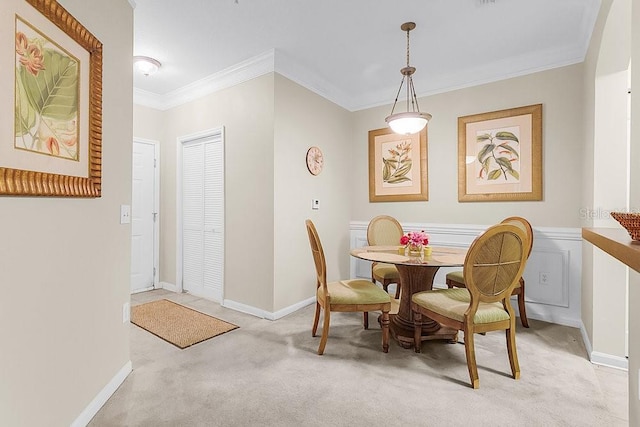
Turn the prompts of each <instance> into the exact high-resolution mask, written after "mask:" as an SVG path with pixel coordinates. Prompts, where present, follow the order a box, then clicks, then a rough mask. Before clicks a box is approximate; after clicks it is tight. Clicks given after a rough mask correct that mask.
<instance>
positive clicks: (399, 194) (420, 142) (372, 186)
mask: <svg viewBox="0 0 640 427" xmlns="http://www.w3.org/2000/svg"><path fill="white" fill-rule="evenodd" d="M427 184H428V183H427V129H426V128H425V129H423V130H422V131H420V132H418V133H415V134H412V135H398V134H395V133H393V132H392V131H391V130H390V129H389V128H383V129H376V130H371V131H369V201H370V202H407V201H420V200H429V190H428V186H427Z"/></svg>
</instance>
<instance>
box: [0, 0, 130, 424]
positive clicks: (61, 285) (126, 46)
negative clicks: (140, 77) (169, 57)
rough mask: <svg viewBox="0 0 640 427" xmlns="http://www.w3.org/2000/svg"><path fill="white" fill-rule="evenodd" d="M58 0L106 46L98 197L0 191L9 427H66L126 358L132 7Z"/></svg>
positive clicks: (2, 407)
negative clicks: (123, 217) (124, 209)
mask: <svg viewBox="0 0 640 427" xmlns="http://www.w3.org/2000/svg"><path fill="white" fill-rule="evenodd" d="M60 3H61V4H62V5H63V6H64V7H65V8H67V9H68V10H69V12H71V13H72V14H73V15H74V16H75V17H76V18H77V19H78V20H79V21H80V22H81V23H82V24H83V25H84V26H86V27H87V28H88V29H89V30H90V31H91V32H92V33H93V34H94V35H95V36H96V37H97V38H98V39H99V40H100V41H101V42H102V43H103V45H104V58H103V60H104V63H103V150H102V183H103V185H102V197H101V198H98V199H61V198H32V197H24V198H16V197H4V196H3V197H0V235H1V236H2V244H1V245H0V283H2V285H3V286H2V298H0V332H1V333H0V336H2V341H3V344H2V351H0V378H2V380H0V425H4V426H45V425H47V426H63V425H70V424H71V423H72V422H73V421H74V420H75V419H76V418H77V417H78V416H79V414H80V413H81V412H82V411H83V410H84V409H85V408H86V407H87V406H88V405H89V403H90V402H91V400H92V399H93V398H94V397H96V395H98V394H99V393H100V391H101V390H102V389H103V387H105V385H107V383H109V381H111V380H112V378H113V377H114V376H115V375H116V374H117V373H118V371H120V370H121V369H122V368H123V367H124V366H125V365H126V364H127V363H128V361H129V324H124V323H122V305H123V303H125V302H127V301H129V270H130V256H131V250H130V247H131V240H130V227H129V226H126V225H120V223H119V212H120V205H121V204H130V203H131V139H132V107H131V93H132V86H133V84H132V73H131V67H130V64H131V57H132V55H133V50H132V40H133V11H132V8H131V6H130V4H129V3H128V2H127V1H126V0H113V1H109V2H102V1H97V0H91V1H85V0H61V1H60ZM5 42H6V43H9V42H10V41H8V40H3V43H5ZM123 64H124V65H123ZM10 97H11V96H10V94H3V98H4V99H6V98H10Z"/></svg>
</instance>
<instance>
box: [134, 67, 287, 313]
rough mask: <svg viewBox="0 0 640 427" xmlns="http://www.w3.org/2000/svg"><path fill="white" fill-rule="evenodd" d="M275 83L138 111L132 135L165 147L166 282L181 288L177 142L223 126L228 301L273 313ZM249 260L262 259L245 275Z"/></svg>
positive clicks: (262, 81) (263, 81)
mask: <svg viewBox="0 0 640 427" xmlns="http://www.w3.org/2000/svg"><path fill="white" fill-rule="evenodd" d="M273 79H274V75H273V74H268V75H264V76H262V77H258V78H256V79H253V80H250V81H248V82H245V83H242V84H239V85H237V86H234V87H231V88H228V89H224V90H221V91H219V92H216V93H213V94H211V95H207V96H205V97H203V98H200V99H198V100H195V101H192V102H189V103H187V104H184V105H181V106H178V107H175V108H172V109H169V110H167V111H162V112H160V111H157V110H153V109H150V108H146V107H140V106H136V108H135V114H136V116H135V117H136V127H135V134H134V135H135V137H139V138H146V139H157V140H159V141H160V146H161V148H160V189H161V196H160V281H162V282H167V283H170V284H174V285H175V284H178V278H177V277H176V274H177V272H176V271H177V269H176V262H177V260H176V239H177V226H176V206H177V204H176V203H177V202H176V179H177V177H176V153H177V149H178V143H177V139H178V138H180V137H184V136H187V135H190V134H193V133H196V132H201V131H204V130H208V129H213V128H218V127H220V126H224V129H225V199H226V200H225V288H224V298H225V299H230V300H233V301H236V302H239V303H242V304H246V305H249V306H251V307H256V308H259V309H263V310H268V311H271V309H272V307H273V270H274V265H273V246H274V243H273V233H274V230H273V221H274V199H273V181H274V153H273V132H274V131H273V120H274V119H273V110H274V95H273V90H274V89H273V88H274V82H273ZM138 119H140V121H138ZM158 130H160V132H158ZM251 253H258V254H259V256H255V257H252V259H251V268H247V263H246V261H247V254H251ZM256 271H259V272H260V277H261V279H260V280H256V276H255V272H256Z"/></svg>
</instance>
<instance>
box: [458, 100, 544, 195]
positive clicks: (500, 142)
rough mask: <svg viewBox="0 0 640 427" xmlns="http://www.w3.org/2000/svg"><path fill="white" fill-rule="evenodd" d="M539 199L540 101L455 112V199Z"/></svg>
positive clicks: (540, 153) (540, 185)
mask: <svg viewBox="0 0 640 427" xmlns="http://www.w3.org/2000/svg"><path fill="white" fill-rule="evenodd" d="M520 200H542V104H536V105H529V106H526V107H519V108H511V109H508V110H501V111H493V112H490V113H483V114H474V115H471V116H465V117H459V118H458V201H460V202H492V201H520Z"/></svg>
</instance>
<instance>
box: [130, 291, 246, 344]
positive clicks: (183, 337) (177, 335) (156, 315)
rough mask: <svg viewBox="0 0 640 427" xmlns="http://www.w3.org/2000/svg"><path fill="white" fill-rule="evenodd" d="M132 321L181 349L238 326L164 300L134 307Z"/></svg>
mask: <svg viewBox="0 0 640 427" xmlns="http://www.w3.org/2000/svg"><path fill="white" fill-rule="evenodd" d="M131 323H133V324H135V325H137V326H139V327H141V328H142V329H145V330H147V331H149V332H151V333H152V334H154V335H156V336H158V337H160V338H162V339H163V340H165V341H167V342H170V343H171V344H173V345H175V346H176V347H179V348H182V349H184V348H187V347H189V346H192V345H194V344H197V343H199V342H202V341H205V340H208V339H209V338H213V337H215V336H217V335H220V334H224V333H225V332H229V331H232V330H234V329H236V328H237V327H238V326H236V325H234V324H232V323H228V322H225V321H223V320H220V319H217V318H215V317H211V316H209V315H207V314H204V313H200V312H199V311H196V310H193V309H191V308H188V307H185V306H183V305H180V304H177V303H175V302H173V301H169V300H167V299H161V300H158V301H153V302H149V303H146V304H142V305H136V306H133V307H132V308H131Z"/></svg>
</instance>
